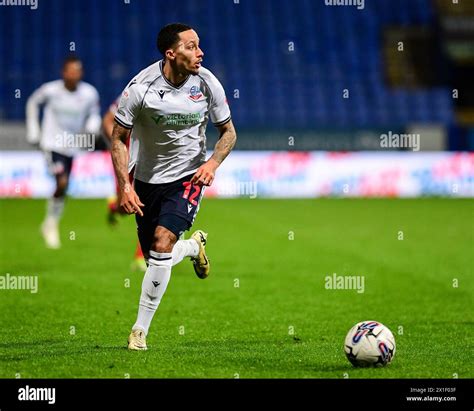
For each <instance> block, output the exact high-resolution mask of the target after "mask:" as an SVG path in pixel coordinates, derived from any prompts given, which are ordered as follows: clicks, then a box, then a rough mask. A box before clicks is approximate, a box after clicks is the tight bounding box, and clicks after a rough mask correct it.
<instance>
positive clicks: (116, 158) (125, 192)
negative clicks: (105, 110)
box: [111, 122, 144, 217]
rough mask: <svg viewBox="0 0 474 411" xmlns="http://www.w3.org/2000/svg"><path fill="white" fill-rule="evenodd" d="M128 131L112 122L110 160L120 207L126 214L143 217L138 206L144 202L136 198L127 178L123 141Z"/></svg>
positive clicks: (125, 147)
mask: <svg viewBox="0 0 474 411" xmlns="http://www.w3.org/2000/svg"><path fill="white" fill-rule="evenodd" d="M129 131H130V130H129V129H128V128H125V127H123V126H121V125H120V124H118V123H117V122H116V123H115V124H114V128H113V130H112V150H111V151H112V162H113V164H114V169H115V175H116V176H117V181H118V183H119V187H120V196H119V197H120V198H119V201H120V207H122V208H123V210H125V212H126V213H127V214H135V213H138V214H139V215H140V216H142V217H143V211H142V210H141V208H140V207H143V206H144V204H143V203H142V202H141V201H140V199H139V198H138V195H137V193H136V192H135V190H134V189H133V186H132V185H131V184H130V181H129V178H128V150H127V146H126V145H125V141H126V140H127V137H128V133H129Z"/></svg>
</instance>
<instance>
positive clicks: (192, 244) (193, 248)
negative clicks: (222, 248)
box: [171, 238, 199, 265]
mask: <svg viewBox="0 0 474 411" xmlns="http://www.w3.org/2000/svg"><path fill="white" fill-rule="evenodd" d="M171 254H172V256H173V265H176V264H178V263H180V262H181V261H182V260H183V258H184V257H197V255H198V254H199V246H198V244H197V242H196V240H193V239H192V238H190V239H189V240H179V241H176V244H175V245H174V247H173V251H172V252H171Z"/></svg>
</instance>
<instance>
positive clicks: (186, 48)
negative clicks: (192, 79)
mask: <svg viewBox="0 0 474 411" xmlns="http://www.w3.org/2000/svg"><path fill="white" fill-rule="evenodd" d="M179 37H180V41H179V42H178V44H177V45H176V47H175V49H174V55H175V60H174V63H175V65H176V68H177V69H178V70H179V71H180V72H183V73H186V74H188V73H190V74H198V73H199V68H200V67H201V62H202V58H203V57H204V53H203V51H202V50H201V49H200V48H199V37H198V35H197V33H196V32H195V31H194V30H186V31H183V32H181V33H179Z"/></svg>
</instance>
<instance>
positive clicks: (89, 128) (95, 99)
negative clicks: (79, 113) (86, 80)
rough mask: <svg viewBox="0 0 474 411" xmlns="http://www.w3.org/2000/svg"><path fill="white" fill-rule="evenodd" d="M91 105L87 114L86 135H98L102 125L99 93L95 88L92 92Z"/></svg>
mask: <svg viewBox="0 0 474 411" xmlns="http://www.w3.org/2000/svg"><path fill="white" fill-rule="evenodd" d="M91 94H92V96H91V103H90V105H89V109H88V112H87V118H86V123H85V125H84V128H85V131H86V133H91V134H98V133H99V132H100V126H101V125H102V118H101V117H100V104H99V93H98V92H97V90H96V89H95V88H94V89H92V90H91Z"/></svg>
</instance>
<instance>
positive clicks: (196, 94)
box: [189, 86, 202, 101]
mask: <svg viewBox="0 0 474 411" xmlns="http://www.w3.org/2000/svg"><path fill="white" fill-rule="evenodd" d="M201 97H202V93H201V90H200V89H199V87H197V86H192V87H191V89H190V90H189V98H190V99H191V100H193V101H198V100H199V99H200V98H201Z"/></svg>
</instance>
